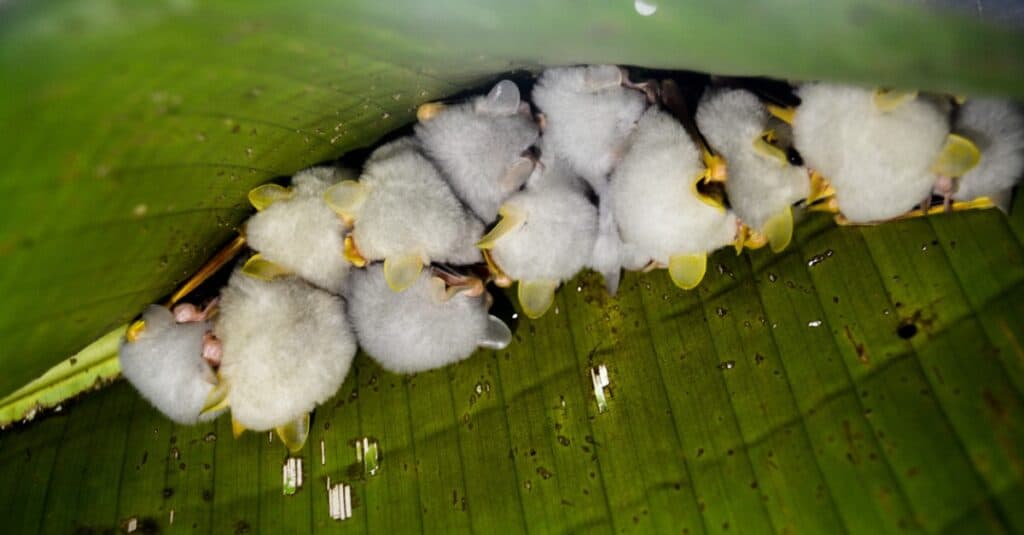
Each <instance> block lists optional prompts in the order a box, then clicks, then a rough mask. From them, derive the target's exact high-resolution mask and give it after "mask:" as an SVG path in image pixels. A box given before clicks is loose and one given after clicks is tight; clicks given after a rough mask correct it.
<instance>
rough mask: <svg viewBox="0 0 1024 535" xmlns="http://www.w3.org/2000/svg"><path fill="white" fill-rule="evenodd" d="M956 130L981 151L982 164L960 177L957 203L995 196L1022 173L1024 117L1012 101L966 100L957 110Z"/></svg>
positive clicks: (1023, 166) (1015, 180)
mask: <svg viewBox="0 0 1024 535" xmlns="http://www.w3.org/2000/svg"><path fill="white" fill-rule="evenodd" d="M956 130H957V132H958V133H961V134H963V135H964V136H965V137H967V138H969V139H970V140H971V141H973V142H974V143H975V144H976V145H977V146H978V149H980V150H981V161H980V162H978V165H977V167H975V168H974V169H971V170H970V171H969V172H968V173H966V174H965V175H964V176H963V177H961V178H960V181H959V187H958V189H957V192H956V193H955V194H954V195H953V198H954V199H957V200H965V201H966V200H971V199H974V198H976V197H984V196H989V197H992V196H996V195H998V194H1000V193H1003V192H1005V191H1006V190H1008V189H1010V188H1012V187H1013V186H1014V184H1016V183H1017V182H1018V181H1020V179H1021V175H1022V174H1024V114H1022V113H1021V110H1020V108H1019V107H1018V106H1017V105H1016V104H1014V103H1013V102H1010V101H1007V100H997V99H969V100H968V101H967V102H965V103H964V105H963V106H961V107H960V112H959V114H958V115H957V121H956Z"/></svg>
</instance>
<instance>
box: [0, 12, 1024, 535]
mask: <svg viewBox="0 0 1024 535" xmlns="http://www.w3.org/2000/svg"><path fill="white" fill-rule="evenodd" d="M1020 50H1024V35H1022V34H1021V33H1020V32H1018V31H1014V30H1011V29H1007V28H1002V27H997V26H994V25H989V24H985V23H982V22H977V21H974V20H971V19H969V18H966V17H963V16H956V15H953V14H947V13H944V12H940V11H937V10H925V9H922V8H921V7H920V6H915V5H911V4H902V3H892V2H883V1H880V0H878V1H876V0H841V1H837V2H830V3H820V2H810V1H804V0H793V1H782V0H778V1H772V2H731V3H722V2H717V3H711V2H678V3H677V2H660V3H659V5H658V6H657V11H656V12H655V13H654V14H653V15H652V16H649V17H644V16H641V15H639V14H638V13H637V12H636V10H635V9H634V5H633V3H632V2H628V1H625V0H623V1H615V2H610V1H608V2H587V3H579V2H569V1H557V2H551V1H547V2H541V1H533V0H530V1H526V2H514V3H513V2H505V3H501V4H498V3H495V2H491V1H486V2H470V1H466V0H445V1H438V2H430V3H426V2H423V3H421V2H413V1H404V0H402V1H398V2H390V3H386V2H362V1H356V2H346V3H328V2H318V1H312V0H301V1H298V2H290V3H259V4H251V3H242V2H227V3H220V4H216V5H212V4H205V3H194V2H191V1H187V0H186V1H180V0H178V1H169V2H165V3H145V4H139V3H133V2H117V1H113V0H87V1H83V2H70V1H63V2H48V3H39V2H25V1H20V2H19V1H14V2H9V3H6V4H2V5H0V73H2V74H3V77H2V78H3V80H4V83H3V84H0V124H3V125H4V128H2V129H0V146H2V147H3V154H4V156H5V157H4V158H3V161H2V162H0V189H2V190H3V191H4V192H5V193H6V199H7V202H6V203H5V210H4V211H3V212H2V214H0V261H2V262H0V290H2V295H3V296H4V297H3V299H0V332H2V333H3V334H2V337H3V341H4V343H3V344H2V345H3V349H0V396H3V395H7V394H8V393H10V392H12V391H14V390H15V389H17V388H18V387H20V386H22V385H23V384H25V383H26V382H28V381H30V380H32V379H33V378H36V377H38V376H40V375H41V374H43V372H45V371H46V370H47V369H49V368H50V367H51V366H53V365H55V364H57V363H59V362H60V361H62V360H63V359H65V358H67V357H68V356H70V355H72V354H74V353H76V352H77V351H79V350H81V349H82V348H83V347H85V346H86V345H87V344H89V343H90V342H92V341H93V340H95V339H97V338H98V337H100V336H101V335H103V334H104V333H106V332H108V331H110V330H111V329H113V328H115V327H116V326H118V325H122V324H124V323H125V322H127V321H129V320H130V319H131V318H132V317H134V316H135V315H136V314H137V313H138V312H139V311H140V310H141V309H142V308H143V307H144V306H145V305H146V304H148V303H150V302H153V301H156V300H157V299H159V298H160V297H162V296H164V295H166V294H168V293H170V291H172V290H173V289H174V288H175V286H176V285H177V284H178V283H179V282H180V281H182V280H183V279H185V278H186V277H187V276H188V275H190V274H191V273H192V272H193V271H194V270H195V269H196V268H197V267H198V266H199V265H200V264H202V262H203V261H204V260H205V259H206V258H207V257H208V256H209V255H210V254H211V253H212V252H213V251H215V250H216V248H217V247H218V246H219V245H220V244H221V243H223V242H224V241H226V240H227V239H228V238H229V237H230V236H231V235H232V234H233V233H234V232H235V229H236V227H237V225H238V224H239V223H240V222H241V221H242V220H243V219H244V218H245V217H246V216H247V214H248V213H249V207H248V205H247V203H246V200H245V195H246V193H247V191H248V190H249V189H250V188H251V187H253V186H254V185H257V184H260V183H263V182H266V181H268V180H270V179H273V178H275V177H280V176H287V175H290V174H292V173H293V172H294V171H296V170H298V169H301V168H303V167H306V166H308V165H311V164H313V163H317V162H321V161H325V160H329V159H333V158H337V157H339V156H341V155H343V154H345V153H347V152H349V151H351V150H353V149H356V148H360V147H364V146H368V145H370V144H372V143H373V142H374V141H376V140H377V139H379V138H380V137H381V136H382V135H384V134H386V133H388V132H390V131H392V130H394V129H396V128H399V127H401V126H403V125H405V124H407V123H408V122H409V121H411V120H412V118H413V115H414V111H415V108H416V106H417V105H418V104H419V103H421V102H424V101H429V100H434V99H438V98H442V97H445V96H448V95H451V94H455V93H457V92H459V91H461V90H464V89H467V88H471V87H476V86H480V85H481V84H484V83H487V82H489V81H491V80H493V79H495V78H496V77H497V76H499V75H500V74H502V73H505V72H508V71H514V70H519V69H527V70H536V69H539V68H541V67H542V66H543V65H550V64H564V63H578V62H609V63H621V64H632V65H642V66H646V67H653V68H673V69H695V70H703V71H708V72H713V73H719V74H744V75H770V76H776V77H783V78H795V79H816V78H825V79H833V80H844V81H852V82H861V83H869V84H885V85H892V86H908V87H921V88H925V89H934V90H944V91H952V92H958V93H959V92H962V93H968V94H977V93H993V94H1001V95H1007V96H1015V97H1021V96H1024V78H1022V77H1021V76H1020V73H1021V72H1022V67H1024V56H1021V54H1020V53H1019V51H1020ZM1022 233H1024V214H1022V213H1021V211H1020V210H1017V211H1016V212H1015V213H1014V214H1013V215H1012V216H1010V217H1006V216H1003V215H1002V214H1000V213H998V212H993V211H987V212H978V213H966V214H955V215H951V216H942V217H936V218H930V219H927V220H915V221H906V222H900V223H894V224H889V225H883V226H879V227H872V228H835V227H834V226H833V225H832V223H831V222H830V221H829V220H827V219H825V218H821V217H816V218H810V219H808V220H806V221H804V222H802V223H801V224H800V225H799V227H798V229H797V233H796V236H795V239H794V243H793V244H792V245H791V246H790V248H789V249H788V250H787V251H786V252H785V253H783V254H781V255H775V256H772V255H769V254H767V253H766V252H757V253H753V254H746V255H743V256H740V257H735V256H733V255H732V254H731V253H719V254H716V255H715V256H714V257H713V258H712V261H711V264H710V265H711V272H710V277H709V279H708V280H707V281H705V283H704V284H703V285H702V286H701V287H700V288H699V289H698V290H696V291H693V292H688V293H687V292H681V291H679V290H677V289H675V287H673V286H672V285H671V283H670V282H669V281H668V279H667V277H665V276H664V274H660V273H655V274H649V275H637V274H633V275H629V276H627V277H626V279H625V282H624V285H623V289H622V291H621V293H620V294H619V296H618V297H617V298H614V299H613V298H609V297H607V296H606V295H604V293H603V290H602V289H601V285H600V282H599V280H598V278H596V277H595V276H593V275H590V274H584V275H581V276H580V277H579V278H578V279H577V280H574V281H572V282H570V283H569V284H567V285H566V286H565V287H564V288H563V289H562V290H560V291H559V294H558V296H557V301H556V308H555V309H554V310H552V311H551V312H549V313H548V315H546V316H545V317H544V318H543V319H542V320H539V321H525V320H524V321H521V322H520V323H519V325H518V327H517V330H516V341H515V342H514V343H513V345H512V346H511V347H510V348H509V349H508V350H506V351H500V352H480V353H478V354H477V355H476V356H474V357H473V358H471V359H470V360H468V361H466V362H464V363H461V364H459V365H456V366H452V367H449V368H446V369H443V370H438V371H434V372H430V373H425V374H420V375H417V376H413V377H399V376H394V375H390V374H387V373H385V372H382V371H381V370H379V369H378V368H377V367H376V366H375V365H374V364H373V363H371V362H370V361H369V360H368V359H366V358H364V357H362V356H361V357H359V358H358V360H357V367H356V368H355V369H354V370H353V373H352V374H351V376H350V377H349V379H348V380H347V381H346V383H345V385H344V387H343V388H342V390H341V391H340V392H339V393H338V395H337V396H336V398H335V399H334V400H333V401H331V402H329V403H328V404H326V405H325V406H323V407H322V408H321V409H319V410H318V411H317V413H316V415H315V418H314V427H313V433H312V435H311V437H310V439H309V442H308V445H307V448H306V450H305V451H304V452H303V454H302V459H303V461H304V471H303V474H304V484H303V486H302V488H301V489H300V490H299V491H298V492H297V493H296V494H295V495H292V496H284V495H282V467H283V465H284V462H285V450H284V448H283V446H282V445H281V444H280V443H279V442H277V441H276V439H274V440H271V441H268V437H267V436H266V435H255V434H249V435H246V436H243V437H242V438H241V439H239V440H233V439H231V437H230V423H229V422H227V421H225V419H223V418H222V419H221V420H218V421H217V422H214V423H211V424H207V425H202V426H197V427H191V428H186V427H176V426H174V425H172V424H170V423H169V422H168V421H166V420H165V419H163V418H162V417H161V416H160V415H159V414H157V413H156V412H155V411H154V410H153V409H151V408H150V407H149V406H148V405H147V404H146V403H145V402H144V401H143V400H141V399H140V398H139V397H138V396H137V395H136V394H135V393H134V391H132V390H131V388H130V387H128V386H127V385H125V384H123V383H117V384H115V385H114V386H112V387H110V388H106V389H104V390H101V391H99V392H97V393H93V394H89V395H87V396H84V397H83V398H81V399H80V400H78V401H76V402H73V403H69V404H66V405H63V406H61V410H60V411H57V412H51V413H49V414H48V415H46V416H44V417H42V418H41V419H39V420H38V421H36V422H33V423H31V424H28V425H22V426H18V427H16V428H14V429H9V430H6V431H2V432H0V474H2V475H0V512H3V513H4V514H3V515H2V518H4V519H5V522H6V524H7V527H8V531H10V532H13V533H23V532H36V531H40V532H47V533H51V532H52V533H67V532H69V531H76V530H82V531H85V532H89V531H96V532H104V531H108V530H119V529H120V530H124V531H129V530H130V529H144V530H146V529H149V530H157V531H161V532H162V531H185V530H192V531H200V532H210V533H225V532H246V531H253V530H255V531H257V532H281V531H283V532H293V531H297V532H305V531H327V530H336V529H347V530H364V531H370V530H391V531H400V532H415V531H423V532H441V531H445V532H447V531H456V530H457V531H468V530H472V531H479V532H491V531H500V532H510V531H541V532H549V531H551V532H567V531H583V530H588V531H589V530H593V531H600V532H610V531H627V530H635V531H643V532H650V531H656V532H684V533H700V532H726V531H739V532H743V533H747V532H762V531H763V532H797V533H817V532H842V531H846V532H857V533H861V532H901V531H925V532H1022V531H1024V513H1022V511H1024V507H1021V505H1024V490H1022V477H1024V464H1022V461H1021V453H1020V452H1021V451H1024V447H1022V445H1024V424H1022V422H1024V419H1022V416H1024V404H1022V391H1024V390H1022V389H1024V349H1022V346H1021V338H1022V337H1024V328H1022V322H1024V319H1021V318H1022V317H1024V315H1022V312H1024V305H1022V304H1021V303H1022V300H1021V297H1022V294H1021V288H1020V286H1021V284H1020V283H1021V280H1022V279H1024V260H1022V259H1024V256H1022V255H1024V242H1022V241H1021V238H1022ZM90 362H92V361H90ZM74 365H76V364H68V366H74ZM601 366H604V367H605V370H606V371H607V374H608V378H609V384H608V386H607V388H605V389H602V392H603V393H604V394H605V395H606V396H607V397H608V402H607V403H608V406H607V410H606V411H604V412H602V411H600V410H599V409H598V405H597V401H596V399H595V392H594V385H593V382H592V377H591V373H592V371H594V370H597V369H600V367H601ZM364 437H366V438H370V439H372V440H375V441H376V442H377V444H378V445H379V448H380V453H381V460H380V468H379V471H378V472H377V473H376V474H375V475H369V474H367V472H366V471H365V467H364V466H363V464H362V463H359V462H358V461H357V458H356V447H355V444H356V441H357V440H360V439H362V438H364ZM328 478H329V479H330V481H331V482H332V483H331V484H338V483H342V484H347V485H350V486H351V495H352V505H353V509H352V513H353V516H352V517H351V518H349V519H346V520H343V521H341V524H340V525H335V523H336V522H339V521H336V520H332V519H331V516H330V514H329V511H328V509H329V501H328V490H327V481H328Z"/></svg>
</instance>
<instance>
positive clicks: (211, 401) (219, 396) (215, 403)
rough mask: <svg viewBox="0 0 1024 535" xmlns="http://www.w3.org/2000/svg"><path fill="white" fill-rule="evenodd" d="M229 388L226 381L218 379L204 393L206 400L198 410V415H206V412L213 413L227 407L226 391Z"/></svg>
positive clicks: (228, 390)
mask: <svg viewBox="0 0 1024 535" xmlns="http://www.w3.org/2000/svg"><path fill="white" fill-rule="evenodd" d="M230 391H231V389H230V388H229V387H228V383H227V381H225V380H223V379H219V380H218V381H217V384H216V385H215V386H214V387H213V390H210V393H209V394H207V395H206V402H204V403H203V409H202V410H201V411H199V415H200V416H206V415H207V414H213V413H215V412H219V411H221V410H223V409H226V408H227V407H228V392H230Z"/></svg>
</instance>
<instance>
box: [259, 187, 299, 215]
mask: <svg viewBox="0 0 1024 535" xmlns="http://www.w3.org/2000/svg"><path fill="white" fill-rule="evenodd" d="M293 195H295V192H294V191H292V190H291V188H286V187H284V186H280V185H278V184H263V185H262V186H256V187H255V188H253V189H251V190H249V204H251V205H252V206H253V208H255V209H257V210H263V209H264V208H266V207H268V206H270V205H271V204H274V203H275V202H277V201H283V200H287V199H291V198H292V196H293Z"/></svg>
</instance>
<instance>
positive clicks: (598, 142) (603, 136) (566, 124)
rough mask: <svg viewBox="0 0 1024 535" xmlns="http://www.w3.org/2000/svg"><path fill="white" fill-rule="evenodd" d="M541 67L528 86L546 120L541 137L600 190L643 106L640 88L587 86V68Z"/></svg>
mask: <svg viewBox="0 0 1024 535" xmlns="http://www.w3.org/2000/svg"><path fill="white" fill-rule="evenodd" d="M608 68H615V67H613V66H607V65H605V66H595V67H565V68H556V69H547V70H546V71H544V73H543V74H542V75H541V77H540V79H538V80H537V85H535V86H534V88H533V94H532V96H533V102H534V104H536V105H537V107H538V108H539V109H540V111H542V112H543V113H544V115H545V117H546V120H547V126H546V127H545V129H544V132H543V138H544V141H545V144H546V145H547V147H548V148H549V149H550V150H552V151H553V152H555V153H557V154H558V155H559V156H561V157H562V158H565V160H566V162H568V163H569V165H570V166H571V167H572V169H573V171H575V172H576V173H577V174H579V175H580V176H582V177H583V178H584V179H585V180H587V181H588V182H589V183H590V184H591V185H593V187H594V189H595V190H596V191H598V193H600V190H602V189H603V188H604V184H605V183H606V182H607V180H608V175H609V174H610V173H611V171H612V169H613V168H614V166H615V164H616V163H617V162H618V161H619V159H620V158H621V157H622V153H623V149H624V144H625V142H626V138H627V137H628V136H629V133H630V132H631V131H632V130H633V128H634V126H635V125H636V121H637V120H638V119H639V118H640V115H642V114H643V112H644V110H645V109H646V108H647V100H646V97H645V95H644V94H643V93H641V92H640V91H636V90H633V89H629V88H626V87H623V86H615V87H607V88H604V89H599V90H593V89H591V88H589V87H587V83H586V76H587V69H608Z"/></svg>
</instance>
